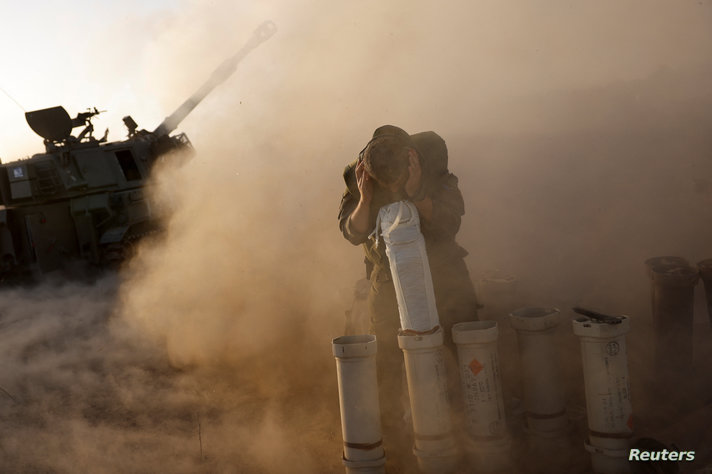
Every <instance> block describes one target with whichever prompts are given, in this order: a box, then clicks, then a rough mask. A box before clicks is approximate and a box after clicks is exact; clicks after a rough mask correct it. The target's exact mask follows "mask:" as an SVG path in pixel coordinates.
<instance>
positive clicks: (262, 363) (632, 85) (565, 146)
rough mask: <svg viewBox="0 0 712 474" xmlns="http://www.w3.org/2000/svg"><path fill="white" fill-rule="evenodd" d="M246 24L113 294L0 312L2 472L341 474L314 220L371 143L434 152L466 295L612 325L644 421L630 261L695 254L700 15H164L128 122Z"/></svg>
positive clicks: (194, 83)
mask: <svg viewBox="0 0 712 474" xmlns="http://www.w3.org/2000/svg"><path fill="white" fill-rule="evenodd" d="M542 5H543V6H542ZM265 19H271V20H273V21H274V22H275V23H276V24H277V26H278V28H279V31H278V33H277V35H276V36H275V37H273V38H272V39H270V40H269V41H268V42H267V43H265V44H264V45H262V46H261V47H260V48H258V49H257V50H256V51H254V52H253V53H252V54H251V55H250V56H248V58H247V59H245V60H244V62H243V63H242V64H241V65H240V67H239V69H238V71H237V73H236V74H235V75H234V76H233V77H232V78H231V79H230V80H228V81H227V82H226V83H225V84H223V85H222V86H220V87H219V88H218V89H217V90H216V91H214V93H213V94H212V95H211V96H209V97H208V98H207V99H206V100H205V101H204V103H203V104H201V105H200V106H199V107H198V108H197V109H196V110H195V111H194V112H193V113H192V114H191V115H190V116H189V117H188V118H187V119H186V120H185V121H184V122H183V123H182V124H181V126H180V127H179V130H181V131H185V132H186V133H187V134H188V136H189V137H190V138H191V140H192V142H193V144H194V146H195V148H196V154H195V156H194V157H193V158H192V159H191V160H190V161H189V162H188V163H186V164H185V165H184V166H183V167H181V168H179V169H170V168H168V169H162V170H161V172H160V173H159V176H158V177H157V179H156V181H157V182H156V183H155V184H154V186H153V189H154V193H155V195H156V196H157V198H158V199H161V200H163V201H166V202H168V203H170V205H171V206H172V207H173V208H174V209H175V211H174V213H173V215H172V216H171V218H170V219H169V221H168V222H167V231H166V233H165V234H164V235H161V236H157V237H155V238H151V239H149V240H146V241H145V242H143V243H142V244H141V245H140V246H139V248H138V249H137V253H136V256H135V257H134V258H133V259H132V260H131V261H130V262H127V264H126V265H125V267H124V268H123V269H122V271H121V272H120V274H119V276H116V277H106V278H104V279H102V280H100V281H98V282H96V283H95V284H93V285H86V284H79V283H76V284H74V283H72V284H69V283H66V284H65V283H47V284H43V285H40V286H39V287H36V288H32V289H15V290H7V291H5V292H4V293H3V294H2V295H0V299H1V301H2V302H3V304H2V308H3V310H2V312H1V313H0V328H2V331H1V332H0V335H1V336H2V339H3V343H2V344H1V345H0V347H2V353H3V355H4V357H3V361H4V362H5V367H6V370H5V372H4V373H3V375H2V378H0V387H2V389H3V391H2V393H0V400H2V403H0V410H2V413H3V420H5V421H4V422H3V425H2V428H0V429H1V430H2V439H0V449H1V450H2V453H3V461H2V463H3V464H4V465H3V467H4V468H5V469H4V470H6V471H25V472H46V471H55V472H75V471H77V470H80V471H91V472H126V471H131V472H163V471H170V472H236V471H237V472H305V473H306V472H338V471H340V470H341V469H343V467H342V466H341V441H342V440H341V435H340V421H339V419H338V400H337V390H336V377H335V370H334V362H333V358H332V355H331V347H330V341H331V339H332V338H334V337H337V336H339V335H341V334H342V333H343V328H344V322H345V321H344V311H345V310H346V309H347V308H348V307H349V306H350V304H351V298H352V290H353V285H354V283H355V281H356V280H357V279H358V278H361V276H362V273H363V269H362V256H361V251H360V249H359V248H357V247H352V246H351V245H350V244H348V243H347V242H346V241H345V240H344V239H343V238H342V237H341V235H340V234H339V232H338V229H337V225H336V213H337V208H338V201H339V198H340V195H341V192H342V191H343V182H342V181H341V172H342V170H343V167H344V165H345V164H346V163H347V162H349V161H350V160H351V159H353V158H354V157H355V155H356V153H357V152H358V151H359V150H360V149H361V147H362V146H363V143H365V142H366V141H367V139H368V138H369V136H370V134H371V132H372V130H373V129H374V128H375V127H377V126H379V125H382V124H384V123H394V124H397V125H400V126H402V127H403V128H405V129H406V130H408V131H409V132H411V133H415V132H418V131H424V130H435V131H437V132H438V133H440V134H441V135H442V136H443V137H444V138H445V140H446V141H447V142H448V146H449V149H450V168H451V171H453V172H454V173H455V174H457V175H458V177H459V178H460V187H461V189H462V190H463V194H464V196H465V200H466V209H467V215H466V216H465V219H464V220H463V227H462V230H461V232H460V234H459V239H458V240H459V242H460V243H461V244H462V245H463V246H464V247H466V248H467V249H468V250H469V251H470V255H469V256H468V258H467V263H468V265H469V267H470V270H471V273H472V275H473V278H475V279H479V278H481V277H482V276H483V275H486V274H491V273H492V272H494V271H497V272H500V273H501V274H505V275H512V276H514V277H516V278H517V280H518V288H519V290H520V291H519V293H518V296H517V305H547V306H550V305H555V306H559V307H561V308H562V310H563V312H564V313H565V316H566V317H568V312H567V309H568V308H570V307H571V306H573V305H575V304H578V305H583V306H592V307H596V308H599V309H602V310H605V311H609V312H613V313H625V314H630V315H631V316H632V318H633V324H632V327H633V332H632V333H631V336H630V349H629V354H630V357H631V372H632V377H633V404H634V409H636V410H637V408H636V403H638V401H640V403H641V406H642V407H644V408H645V410H649V409H651V405H652V402H647V401H646V399H647V396H646V395H645V394H646V392H647V391H649V390H650V382H651V380H650V379H652V378H654V376H653V375H652V373H651V370H650V367H649V366H648V364H647V362H646V360H647V359H648V358H650V349H649V343H648V339H647V338H648V336H649V333H650V330H651V324H652V323H651V321H650V316H649V308H648V305H649V293H648V284H649V283H648V281H647V277H646V275H645V272H644V268H643V261H644V260H645V259H646V258H648V257H651V256H656V255H663V254H673V255H680V256H683V257H686V258H688V259H689V260H691V261H693V262H694V261H698V260H701V259H703V258H708V257H712V254H710V249H709V235H710V231H711V230H712V228H711V226H710V220H709V219H708V215H709V209H710V204H711V203H712V184H710V179H712V178H709V171H710V158H712V138H710V137H712V133H710V132H712V130H710V126H709V124H710V123H712V121H711V120H710V119H712V107H711V106H712V89H711V86H710V84H712V83H711V82H710V81H709V77H710V73H711V72H712V63H710V62H709V58H710V57H712V56H711V55H710V52H712V51H710V49H711V48H712V28H710V26H711V25H710V22H712V3H711V2H709V1H702V2H678V3H676V4H675V5H671V4H670V3H666V2H644V1H642V0H639V1H632V0H631V1H625V2H612V1H611V2H599V3H596V4H594V3H590V2H577V3H571V2H562V1H550V2H544V3H543V4H542V3H539V4H537V6H534V5H531V6H523V5H517V6H514V5H509V4H502V3H501V2H494V1H485V2H477V3H476V4H471V3H470V2H452V3H451V4H449V7H448V8H442V7H441V6H438V7H435V6H429V5H427V4H418V5H414V4H413V2H389V3H383V2H375V1H366V2H359V3H357V4H356V3H351V4H346V5H337V4H334V3H328V2H327V3H324V2H310V3H304V4H302V5H300V6H299V7H297V6H296V5H292V4H288V3H286V2H284V3H265V4H263V5H262V6H260V7H254V6H249V7H248V6H246V5H238V4H237V3H236V2H225V1H219V2H210V4H209V5H206V4H204V2H184V3H183V4H182V5H181V9H179V10H175V11H173V13H172V14H171V15H168V16H162V17H161V18H160V21H158V20H157V21H156V23H155V24H152V25H151V26H152V27H153V33H152V35H151V38H150V39H147V40H146V44H145V45H144V47H143V48H142V49H141V56H140V59H139V62H140V64H139V66H140V67H141V68H142V70H143V71H145V72H144V75H143V76H142V77H143V78H144V81H145V83H143V84H141V85H140V87H138V86H137V90H141V91H144V90H145V91H153V92H152V93H150V94H149V93H148V92H146V94H147V95H150V96H151V99H150V100H151V101H152V102H151V105H150V110H152V111H155V110H160V111H161V112H156V113H158V114H163V116H165V115H168V113H170V112H171V111H172V110H173V109H174V108H175V107H177V106H178V105H179V104H180V103H181V102H182V100H183V99H184V98H186V97H187V96H189V95H190V94H191V93H192V92H193V91H194V90H195V89H196V88H197V87H198V86H199V85H200V84H202V82H203V81H204V79H205V78H206V77H207V75H208V74H209V73H210V72H211V71H212V70H213V68H215V67H216V66H217V65H218V64H219V63H220V62H221V61H222V59H223V58H224V57H227V56H228V55H230V54H231V53H232V52H233V51H234V50H235V49H236V48H237V47H239V45H240V44H241V43H240V42H241V41H243V40H244V39H246V37H247V35H248V34H249V32H250V31H252V30H253V29H254V27H255V26H256V25H257V24H259V23H261V22H262V21H264V20H265ZM130 20H131V17H130V16H127V18H124V19H122V20H118V21H117V25H118V26H116V28H115V29H110V31H116V30H120V29H121V25H122V24H124V23H129V22H130ZM145 21H146V20H145V19H144V22H145ZM142 24H145V23H142ZM134 28H135V27H134ZM132 31H134V30H133V29H132ZM109 41H110V40H109V39H103V40H100V41H99V44H105V43H108V42H109ZM130 46H131V47H135V46H136V44H135V42H133V41H132V42H131V43H130ZM97 47H98V46H97ZM126 47H128V46H124V48H126ZM116 48H119V50H118V51H117V54H118V55H119V56H120V57H121V58H123V62H124V63H125V62H126V61H129V59H130V57H131V56H130V55H128V53H127V50H126V49H120V48H122V46H120V45H117V46H116ZM102 79H103V78H102V77H95V78H93V80H96V81H101V80H102ZM156 91H159V92H156ZM134 118H138V117H134ZM161 119H162V116H161V115H156V116H149V117H143V118H142V119H139V120H138V121H139V123H141V124H142V125H143V126H145V127H146V128H148V129H152V128H153V127H154V126H155V125H157V123H158V122H159V121H160V120H161ZM152 120H154V121H155V124H153V123H151V121H152ZM483 299H484V302H485V304H487V295H483ZM698 316H700V318H701V317H703V315H700V314H699V312H698ZM566 317H565V318H564V319H566ZM700 318H698V319H697V323H698V324H697V326H696V327H697V328H698V329H699V331H698V334H697V336H696V337H697V339H696V342H695V343H696V344H697V346H696V348H700V347H702V348H703V349H700V350H699V351H698V352H697V354H696V355H697V358H698V360H699V361H702V360H704V355H705V352H704V347H705V344H706V343H705V341H706V340H708V338H709V337H710V335H711V334H710V330H709V326H706V325H704V324H702V322H703V321H702V320H701V319H700ZM701 321H702V322H701ZM563 326H566V327H564V328H562V331H561V338H562V339H561V340H562V353H565V354H568V355H566V356H563V355H562V359H566V360H577V358H578V357H579V355H578V354H579V352H578V348H577V346H576V345H577V343H578V341H576V340H574V338H573V336H572V335H571V332H570V328H569V327H568V325H567V324H564V325H563ZM705 337H706V338H707V339H704V338H705ZM503 358H504V360H505V363H510V362H511V361H512V360H513V359H514V357H513V354H504V357H503ZM704 368H705V367H704V366H703V367H701V368H700V372H699V373H703V369H704ZM565 370H566V371H567V374H568V375H570V377H569V378H568V379H569V380H571V386H570V387H569V389H570V391H571V399H572V402H571V403H572V405H577V406H582V405H583V404H584V401H583V399H582V393H581V391H582V389H581V388H580V385H581V383H582V380H581V375H580V367H579V366H577V365H576V363H575V362H574V363H573V364H571V366H567V367H565ZM579 382H581V383H579ZM514 385H516V384H514ZM706 388H707V382H706V381H703V380H700V382H699V384H698V385H697V389H699V390H700V391H702V392H704V390H703V389H706ZM703 395H706V396H707V397H709V392H706V394H705V393H703V394H702V395H700V396H703ZM668 408H672V410H671V411H675V410H674V409H679V408H680V406H677V407H668ZM646 413H648V412H647V411H642V412H641V411H636V414H637V416H639V417H640V418H642V419H643V427H646V424H645V415H646ZM648 426H650V427H651V429H654V428H657V427H659V424H658V425H656V424H655V423H649V424H648ZM689 428H690V431H694V430H693V428H696V427H695V426H690V427H689ZM664 441H666V442H670V441H674V440H664ZM685 442H688V443H693V444H690V445H686V446H684V448H689V449H697V450H699V452H700V453H701V454H702V452H703V451H704V447H703V446H702V445H695V444H694V440H689V441H688V440H686V441H685ZM678 445H680V442H678ZM704 454H705V455H706V456H707V458H709V456H710V455H712V452H707V453H704Z"/></svg>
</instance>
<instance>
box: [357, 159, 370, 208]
mask: <svg viewBox="0 0 712 474" xmlns="http://www.w3.org/2000/svg"><path fill="white" fill-rule="evenodd" d="M373 181H374V179H373V177H371V175H370V174H368V172H367V171H366V169H365V168H364V165H363V161H359V163H358V165H356V183H357V184H358V190H359V192H360V193H361V201H363V202H364V203H370V202H371V199H372V198H373Z"/></svg>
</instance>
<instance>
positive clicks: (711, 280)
mask: <svg viewBox="0 0 712 474" xmlns="http://www.w3.org/2000/svg"><path fill="white" fill-rule="evenodd" d="M697 268H698V269H699V270H700V277H701V278H702V281H703V282H704V284H705V297H706V298H707V316H709V318H710V323H712V258H708V259H707V260H702V261H701V262H700V263H698V264H697Z"/></svg>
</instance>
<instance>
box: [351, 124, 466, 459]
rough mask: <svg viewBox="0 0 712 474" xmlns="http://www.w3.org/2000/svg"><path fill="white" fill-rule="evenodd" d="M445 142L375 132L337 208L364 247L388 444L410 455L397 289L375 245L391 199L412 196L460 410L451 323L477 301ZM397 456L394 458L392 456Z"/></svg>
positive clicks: (387, 129) (431, 136) (388, 129)
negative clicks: (378, 221) (378, 223)
mask: <svg viewBox="0 0 712 474" xmlns="http://www.w3.org/2000/svg"><path fill="white" fill-rule="evenodd" d="M447 159H448V155H447V146H446V144H445V141H444V140H443V139H442V138H441V137H440V136H439V135H438V134H436V133H434V132H422V133H417V134H414V135H409V134H408V133H406V132H405V131H404V130H402V129H401V128H398V127H395V126H392V125H384V126H382V127H379V128H377V129H376V131H375V132H374V134H373V138H372V139H371V140H370V141H369V142H368V144H367V145H366V146H365V147H364V149H363V150H362V151H361V154H360V155H359V158H358V159H357V160H356V161H354V162H352V163H351V164H349V165H348V166H347V167H346V169H345V171H344V180H345V182H346V191H345V192H344V194H343V196H342V199H341V206H340V209H339V227H340V229H341V231H342V233H343V235H344V237H345V238H346V239H347V240H349V241H350V242H351V243H352V244H354V245H359V244H361V245H362V246H363V248H364V251H365V255H366V258H365V262H366V277H367V278H368V279H369V280H370V283H371V285H370V291H369V295H368V311H369V317H370V325H371V328H370V332H371V333H372V334H375V335H376V337H377V341H378V352H377V358H378V360H377V362H378V382H379V392H380V393H379V396H380V401H381V413H382V426H383V433H384V442H385V443H386V448H387V449H388V450H389V452H390V453H394V452H399V453H401V454H402V455H404V456H408V454H407V453H410V452H411V448H412V440H411V439H410V438H409V437H408V433H411V431H412V430H411V427H410V426H408V424H407V423H406V422H405V421H404V418H403V415H404V405H403V401H402V400H403V397H402V392H403V384H402V378H403V368H402V362H403V356H402V353H401V351H400V349H399V347H398V342H397V334H398V330H399V329H400V318H399V314H398V304H397V301H396V294H395V288H394V286H393V282H392V281H391V273H390V266H389V262H388V257H387V256H386V254H385V245H379V246H377V245H376V237H377V236H376V235H374V233H373V231H374V229H375V227H376V217H377V215H378V211H379V209H380V208H381V207H382V206H384V205H386V204H389V203H391V202H394V201H398V200H404V199H407V200H410V201H412V202H413V203H414V204H415V206H416V207H417V209H418V213H419V215H420V228H421V232H422V234H423V237H424V239H425V246H426V251H427V255H428V260H429V264H430V270H431V274H432V278H433V287H434V290H435V300H436V305H437V309H438V315H439V317H440V324H441V326H442V328H443V332H444V335H445V345H446V348H447V349H448V351H447V352H449V357H448V358H449V359H450V360H451V361H452V363H451V364H450V368H451V370H450V372H451V373H450V374H449V381H450V382H449V383H450V385H451V394H452V396H453V401H454V405H455V408H456V409H457V407H458V405H461V404H462V402H461V401H460V402H459V403H458V395H459V392H460V391H459V384H458V382H457V380H458V379H457V369H456V363H455V361H456V349H455V345H454V344H453V342H452V339H451V328H452V325H453V324H455V323H458V322H464V321H472V320H475V319H477V299H476V297H475V292H474V288H473V285H472V281H471V279H470V275H469V273H468V270H467V267H466V265H465V262H464V260H463V258H464V257H465V256H466V255H467V252H466V251H465V249H463V248H462V247H460V246H459V245H458V244H457V243H456V242H455V235H456V234H457V232H458V230H459V229H460V221H461V218H462V216H463V214H464V212H465V209H464V201H463V198H462V194H461V193H460V190H459V189H458V186H457V183H458V180H457V177H456V176H455V175H453V174H452V173H450V172H449V171H448V167H447ZM389 459H392V456H389Z"/></svg>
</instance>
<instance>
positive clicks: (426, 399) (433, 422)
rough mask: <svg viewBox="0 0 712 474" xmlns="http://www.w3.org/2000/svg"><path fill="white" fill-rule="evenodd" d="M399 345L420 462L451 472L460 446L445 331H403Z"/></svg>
mask: <svg viewBox="0 0 712 474" xmlns="http://www.w3.org/2000/svg"><path fill="white" fill-rule="evenodd" d="M398 345H399V346H400V348H401V349H402V350H403V355H404V359H405V371H406V378H407V379H408V394H409V396H410V408H411V416H412V419H413V437H414V440H415V447H414V449H413V452H414V453H415V455H416V457H417V459H418V465H419V467H420V469H421V470H422V471H423V472H433V473H435V472H437V473H440V472H452V471H454V469H455V467H456V464H457V462H458V450H457V447H456V443H455V438H454V437H453V434H452V422H451V418H450V416H451V415H450V402H449V399H448V395H447V379H446V377H447V376H446V372H445V360H444V357H443V350H444V347H443V331H442V329H440V328H438V329H437V330H436V331H435V332H434V333H432V334H417V335H409V334H404V333H403V332H402V331H401V332H400V333H399V334H398Z"/></svg>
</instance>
